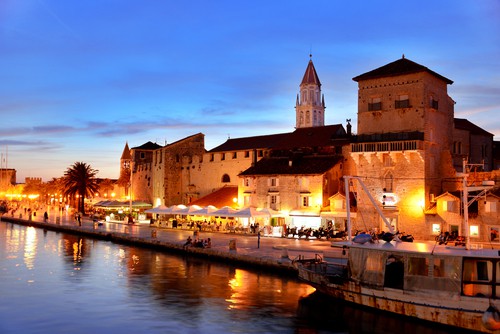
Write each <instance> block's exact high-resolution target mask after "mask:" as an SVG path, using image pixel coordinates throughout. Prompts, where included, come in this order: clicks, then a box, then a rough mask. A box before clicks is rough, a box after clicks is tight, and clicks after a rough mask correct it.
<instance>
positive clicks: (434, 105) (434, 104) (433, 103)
mask: <svg viewBox="0 0 500 334" xmlns="http://www.w3.org/2000/svg"><path fill="white" fill-rule="evenodd" d="M431 108H432V109H436V110H438V109H439V102H438V101H437V100H434V98H433V97H431Z"/></svg>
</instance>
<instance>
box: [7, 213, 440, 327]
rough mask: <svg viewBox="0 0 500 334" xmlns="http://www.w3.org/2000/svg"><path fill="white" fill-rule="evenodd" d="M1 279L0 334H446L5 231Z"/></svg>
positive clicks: (221, 276)
mask: <svg viewBox="0 0 500 334" xmlns="http://www.w3.org/2000/svg"><path fill="white" fill-rule="evenodd" d="M19 261H20V262H19ZM0 272H1V273H2V284H1V285H0V300H1V301H4V302H3V303H0V333H2V334H3V333H7V334H11V333H12V334H14V333H15V334H17V333H21V332H22V333H23V334H35V333H36V334H39V333H56V334H57V333H72V334H78V333H97V334H99V333H124V334H128V333H169V332H177V333H203V334H210V333H328V332H337V333H338V332H346V333H378V332H379V333H401V331H403V332H407V333H406V334H411V333H429V334H430V333H432V334H442V333H445V332H439V331H434V330H431V329H429V328H428V327H421V326H420V325H415V324H413V323H410V322H404V321H402V320H399V322H398V321H396V320H391V319H392V318H387V317H384V316H380V315H378V314H375V315H373V313H370V312H363V311H360V310H358V309H354V308H350V307H348V306H345V305H342V304H339V303H335V302H332V301H331V300H330V299H327V300H325V299H323V298H320V297H318V296H319V295H318V294H316V293H313V291H314V290H313V289H312V288H311V287H310V286H308V285H306V284H302V283H300V282H297V281H296V280H294V279H290V278H288V277H280V276H277V275H272V274H269V273H266V272H265V271H264V270H261V271H259V270H254V271H247V270H243V269H240V268H238V267H235V266H232V265H225V264H223V263H219V262H209V261H207V260H205V259H198V258H193V257H189V256H179V255H172V254H167V253H161V252H156V251H154V250H151V249H146V248H136V247H130V246H125V245H118V244H113V243H111V242H108V241H102V240H91V239H86V238H81V237H79V236H76V235H69V234H63V233H56V232H51V231H43V230H39V229H34V228H27V227H24V226H17V225H12V224H6V223H0Z"/></svg>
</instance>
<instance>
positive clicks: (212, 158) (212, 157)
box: [210, 153, 214, 161]
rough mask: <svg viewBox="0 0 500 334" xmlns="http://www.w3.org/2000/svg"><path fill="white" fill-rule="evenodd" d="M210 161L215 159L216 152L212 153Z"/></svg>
mask: <svg viewBox="0 0 500 334" xmlns="http://www.w3.org/2000/svg"><path fill="white" fill-rule="evenodd" d="M210 161H214V154H213V153H212V154H210Z"/></svg>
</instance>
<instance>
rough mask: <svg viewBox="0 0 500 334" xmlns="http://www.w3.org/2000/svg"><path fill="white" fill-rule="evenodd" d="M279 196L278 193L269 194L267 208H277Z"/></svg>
mask: <svg viewBox="0 0 500 334" xmlns="http://www.w3.org/2000/svg"><path fill="white" fill-rule="evenodd" d="M279 201H280V200H279V196H278V195H270V196H269V208H271V209H273V210H279V208H278V206H279Z"/></svg>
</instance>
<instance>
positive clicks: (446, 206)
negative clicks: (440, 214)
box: [443, 201, 455, 212]
mask: <svg viewBox="0 0 500 334" xmlns="http://www.w3.org/2000/svg"><path fill="white" fill-rule="evenodd" d="M443 211H447V212H454V211H455V201H443Z"/></svg>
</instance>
